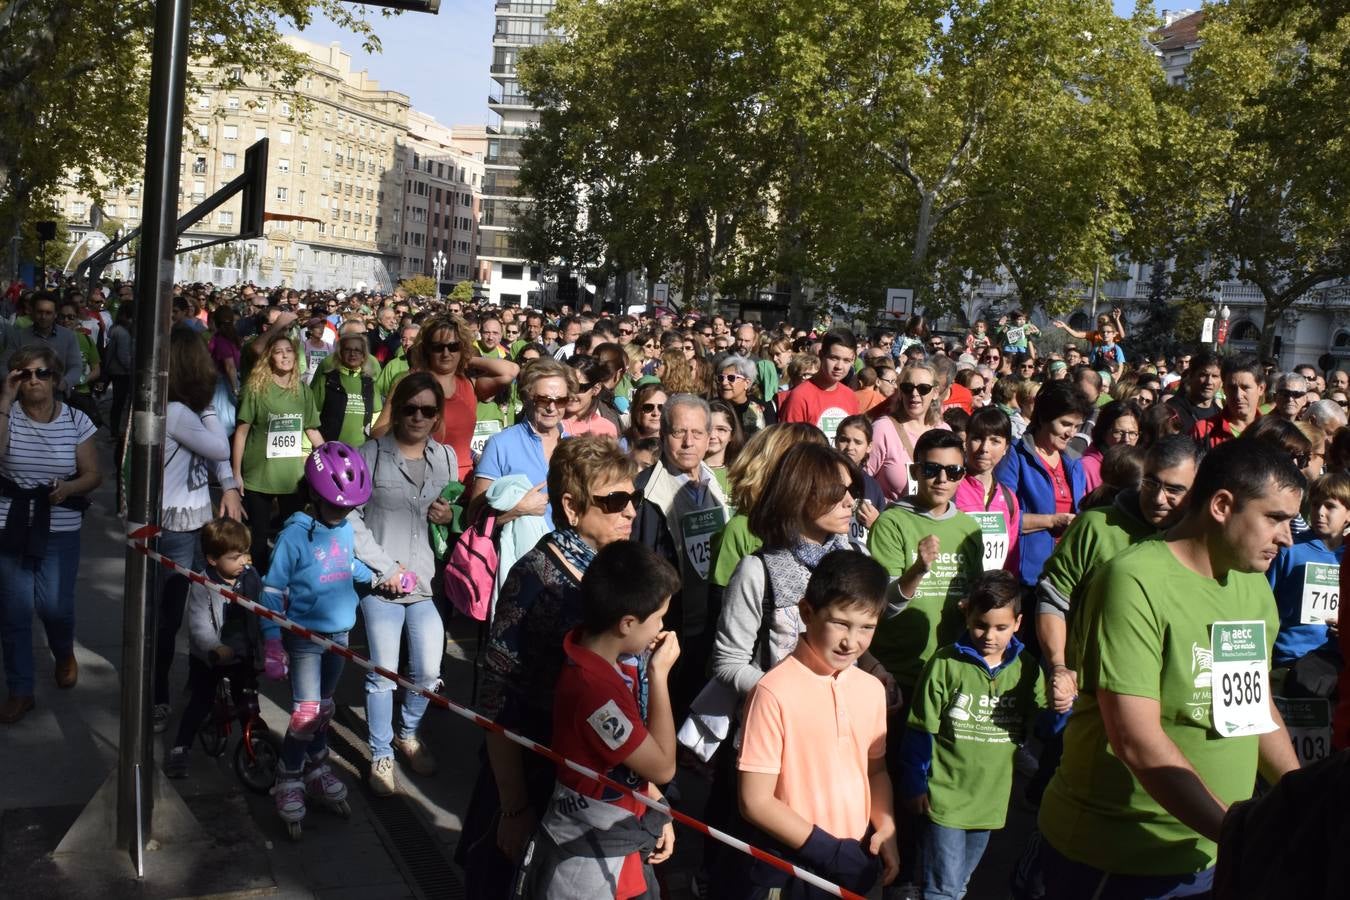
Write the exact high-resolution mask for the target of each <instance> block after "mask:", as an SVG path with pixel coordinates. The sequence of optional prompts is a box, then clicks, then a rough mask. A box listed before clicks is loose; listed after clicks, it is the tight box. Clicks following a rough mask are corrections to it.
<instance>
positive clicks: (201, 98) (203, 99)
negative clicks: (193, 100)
mask: <svg viewBox="0 0 1350 900" xmlns="http://www.w3.org/2000/svg"><path fill="white" fill-rule="evenodd" d="M197 108H198V109H210V108H211V98H210V97H208V96H206V95H205V94H198V95H197Z"/></svg>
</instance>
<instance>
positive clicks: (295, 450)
mask: <svg viewBox="0 0 1350 900" xmlns="http://www.w3.org/2000/svg"><path fill="white" fill-rule="evenodd" d="M301 425H302V422H301V419H300V416H298V415H275V414H273V415H269V416H268V417H267V458H268V459H294V458H295V457H298V456H302V455H303V454H304V450H303V448H302V447H301V446H300V437H301Z"/></svg>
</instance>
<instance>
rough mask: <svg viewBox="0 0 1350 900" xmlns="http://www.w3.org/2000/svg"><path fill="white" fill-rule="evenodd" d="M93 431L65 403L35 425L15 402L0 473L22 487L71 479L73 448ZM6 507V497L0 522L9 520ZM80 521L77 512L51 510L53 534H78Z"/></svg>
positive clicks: (0, 508)
mask: <svg viewBox="0 0 1350 900" xmlns="http://www.w3.org/2000/svg"><path fill="white" fill-rule="evenodd" d="M0 427H3V426H0ZM96 431H97V429H95V428H94V423H93V422H90V421H89V417H88V416H86V415H85V414H84V413H82V412H80V411H79V410H78V409H75V408H74V407H72V406H69V405H67V404H65V403H62V404H61V405H60V409H58V410H57V412H56V419H55V420H54V421H52V422H47V423H42V422H34V421H33V420H32V419H30V418H28V416H27V415H26V414H25V413H24V411H23V406H22V405H20V404H18V403H15V404H14V405H13V406H11V407H10V408H9V450H8V451H6V453H5V455H4V457H3V458H0V474H3V475H4V476H5V477H6V478H8V479H9V480H10V481H13V482H14V483H15V484H17V485H18V486H19V487H21V488H35V487H38V486H39V485H44V484H51V483H52V480H53V479H57V478H59V479H62V480H68V479H70V478H73V477H74V476H75V448H76V447H78V446H79V445H80V444H83V443H84V442H85V441H87V440H89V439H90V438H91V437H93V436H94V433H95V432H96ZM9 505H10V499H9V498H8V497H0V522H4V521H6V520H7V519H8V518H9ZM83 519H84V516H83V514H82V513H80V512H79V511H78V510H73V509H65V508H63V507H60V506H53V507H52V519H51V523H52V531H79V530H80V524H81V522H82V521H83Z"/></svg>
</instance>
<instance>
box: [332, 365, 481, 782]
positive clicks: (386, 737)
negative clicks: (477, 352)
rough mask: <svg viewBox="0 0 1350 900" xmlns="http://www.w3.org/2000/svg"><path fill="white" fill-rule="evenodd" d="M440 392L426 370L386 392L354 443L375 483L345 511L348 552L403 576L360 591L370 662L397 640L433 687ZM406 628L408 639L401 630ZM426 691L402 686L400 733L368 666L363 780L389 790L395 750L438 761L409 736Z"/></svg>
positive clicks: (380, 681) (440, 630)
mask: <svg viewBox="0 0 1350 900" xmlns="http://www.w3.org/2000/svg"><path fill="white" fill-rule="evenodd" d="M444 400H445V397H444V396H443V395H442V393H441V385H440V383H439V382H438V381H437V380H436V378H435V376H433V375H432V374H431V373H429V372H413V373H412V374H410V375H408V376H407V377H405V378H404V379H403V380H401V381H400V382H399V383H398V385H397V386H396V387H395V388H394V392H393V393H392V394H391V395H390V397H389V406H390V409H391V413H390V422H391V423H392V427H391V428H390V430H389V432H388V433H387V434H385V435H384V436H383V437H379V438H376V439H374V440H372V441H367V442H366V443H365V444H363V445H362V446H361V450H360V453H361V457H362V459H364V460H365V461H366V468H368V469H369V470H370V473H371V475H370V480H371V485H372V486H373V491H372V493H371V495H370V500H369V501H368V502H367V503H366V505H365V506H363V507H361V508H360V509H358V510H357V511H356V513H355V514H354V515H351V516H349V517H348V521H350V522H351V524H352V531H353V533H354V536H355V540H356V555H357V557H358V558H359V559H360V560H361V561H362V562H364V563H365V564H366V565H368V566H370V568H371V570H372V571H374V572H375V575H376V579H375V583H376V584H385V583H386V582H388V581H390V579H391V578H392V577H393V576H395V575H399V574H402V575H403V576H404V580H405V582H406V584H405V585H404V587H403V588H400V590H399V591H397V592H393V593H391V594H389V595H380V594H368V595H366V596H365V597H362V598H361V618H362V620H363V621H364V622H365V626H366V636H367V638H368V639H369V641H370V657H371V659H372V660H374V661H375V663H376V665H379V666H383V667H385V668H387V669H397V668H398V665H399V656H400V654H399V650H400V647H406V649H407V658H408V668H409V670H410V673H411V675H410V677H411V679H412V681H413V682H415V683H416V684H417V685H419V686H420V687H423V688H426V689H427V690H435V687H436V683H437V682H438V681H439V680H440V676H441V656H442V654H443V653H444V652H445V627H444V625H443V624H442V622H441V616H440V613H439V612H438V611H437V609H436V604H435V601H434V600H433V599H432V590H431V583H432V579H433V578H434V577H435V576H436V556H435V552H434V551H433V550H432V547H431V540H430V536H429V534H428V531H427V522H429V521H430V522H434V523H435V524H437V525H445V524H447V523H448V522H449V521H450V519H451V511H450V505H449V504H448V503H446V501H444V500H442V499H441V491H442V489H444V488H445V486H446V485H448V484H449V483H450V482H452V481H454V480H455V473H457V472H458V471H459V467H458V465H457V464H456V462H455V456H454V452H453V451H451V450H450V448H449V447H446V446H445V445H444V444H438V443H436V442H435V441H433V440H432V439H431V435H432V434H433V433H434V432H435V430H436V428H437V427H438V426H439V425H440V417H441V409H442V405H443V402H444ZM404 635H406V636H407V640H406V641H405V640H404ZM426 709H427V700H426V698H425V697H423V696H421V695H418V694H415V693H411V692H408V693H405V694H404V697H403V706H402V709H401V716H400V718H401V720H402V721H401V723H400V726H401V727H400V729H399V734H398V737H397V738H395V737H394V730H393V725H394V722H393V719H394V683H393V682H392V681H390V680H389V679H387V678H384V677H383V676H380V675H376V674H375V673H373V672H371V673H368V674H367V675H366V724H367V726H368V728H369V732H370V758H371V765H370V788H371V790H372V791H374V792H375V793H376V794H377V795H379V796H382V797H387V796H388V795H390V794H392V793H394V791H395V790H396V785H395V780H394V750H395V749H397V750H398V751H399V752H400V753H402V754H403V756H404V758H405V759H406V760H407V761H408V765H409V766H410V767H411V768H412V770H413V771H414V772H416V773H417V774H418V775H434V774H435V772H436V761H435V759H434V758H433V757H432V755H431V753H430V752H429V751H428V750H427V748H426V745H424V744H423V743H422V742H421V741H419V740H418V738H417V726H418V725H419V724H420V723H421V721H422V715H423V713H425V712H426Z"/></svg>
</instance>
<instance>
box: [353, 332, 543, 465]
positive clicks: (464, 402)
mask: <svg viewBox="0 0 1350 900" xmlns="http://www.w3.org/2000/svg"><path fill="white" fill-rule="evenodd" d="M408 364H409V367H410V371H414V372H430V373H431V374H432V375H434V376H436V381H437V382H438V383H439V384H440V386H441V391H442V392H443V393H444V394H445V400H444V401H443V402H442V404H441V423H440V427H439V428H437V430H436V433H435V434H434V435H433V437H434V438H435V439H436V441H437V442H438V443H442V444H448V445H449V447H450V449H451V450H454V451H455V461H456V462H457V463H458V464H459V471H458V472H457V473H456V475H455V477H456V479H457V480H459V481H463V480H464V478H465V477H466V476H467V475H468V474H469V472H470V470H472V469H473V463H474V458H473V451H472V449H471V448H470V442H471V441H472V440H473V436H474V427H475V426H476V425H477V423H478V403H479V401H486V400H491V399H492V398H493V397H495V396H496V395H497V394H498V393H500V392H501V391H503V390H505V389H506V388H508V387H510V386H511V382H512V381H513V380H514V379H515V377H516V373H518V372H519V371H520V367H519V366H518V365H516V364H515V363H513V362H511V361H510V360H505V359H493V358H491V357H487V356H480V355H479V354H478V351H477V350H476V349H474V339H473V332H472V331H470V329H469V326H468V324H467V323H466V322H465V321H464V320H463V319H461V318H459V317H458V316H437V317H436V318H433V319H429V320H427V322H425V323H424V324H423V325H422V330H421V331H419V332H418V333H417V342H416V343H414V344H413V345H412V349H411V350H410V351H409V353H408ZM390 412H391V410H390V408H389V407H388V406H386V407H385V408H384V409H382V410H380V416H379V418H378V419H376V420H375V424H374V425H372V426H371V428H370V436H371V437H372V438H378V437H383V436H384V434H385V432H387V431H388V430H389V425H390Z"/></svg>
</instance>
